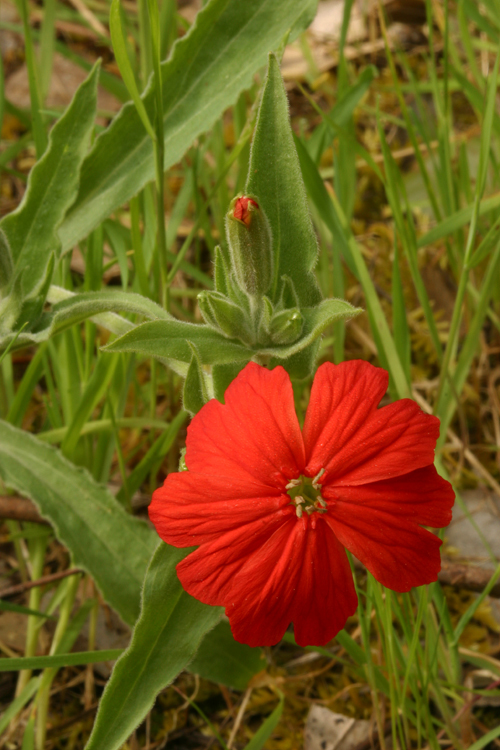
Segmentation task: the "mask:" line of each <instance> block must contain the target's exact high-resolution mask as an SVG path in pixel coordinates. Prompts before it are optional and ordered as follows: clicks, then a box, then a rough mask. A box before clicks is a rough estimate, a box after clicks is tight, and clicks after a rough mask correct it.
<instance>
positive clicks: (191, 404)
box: [182, 342, 208, 414]
mask: <svg viewBox="0 0 500 750" xmlns="http://www.w3.org/2000/svg"><path fill="white" fill-rule="evenodd" d="M188 344H189V348H190V349H191V351H192V357H191V362H190V363H189V368H188V371H187V375H186V380H185V381H184V390H183V394H182V400H183V402H184V408H185V409H186V411H189V412H190V413H191V414H197V412H199V411H200V409H201V408H202V406H204V405H205V404H206V403H207V401H208V391H207V387H206V383H205V374H204V372H203V367H202V365H201V361H200V355H199V354H198V351H197V349H196V347H195V346H194V345H193V344H191V343H189V342H188Z"/></svg>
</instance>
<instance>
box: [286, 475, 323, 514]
mask: <svg viewBox="0 0 500 750" xmlns="http://www.w3.org/2000/svg"><path fill="white" fill-rule="evenodd" d="M324 473H325V470H324V469H321V471H319V472H318V474H316V476H315V477H314V478H313V479H311V478H310V477H304V476H300V477H299V478H298V479H292V480H290V482H288V484H287V485H286V489H287V490H288V494H289V495H290V498H291V505H295V512H296V514H297V518H302V514H303V513H304V511H305V512H306V513H307V514H308V515H310V514H311V513H314V512H315V511H317V512H318V513H326V511H327V510H328V508H327V504H326V502H325V501H324V500H323V498H322V497H321V485H320V484H319V480H320V479H321V477H322V476H323V474H324Z"/></svg>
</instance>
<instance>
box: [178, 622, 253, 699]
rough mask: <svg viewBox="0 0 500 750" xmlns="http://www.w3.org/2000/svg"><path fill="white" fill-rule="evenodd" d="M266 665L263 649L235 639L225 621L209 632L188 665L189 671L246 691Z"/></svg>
mask: <svg viewBox="0 0 500 750" xmlns="http://www.w3.org/2000/svg"><path fill="white" fill-rule="evenodd" d="M265 668H266V661H265V659H264V655H263V652H262V649H260V648H251V647H250V646H246V645H245V644H243V643H238V641H235V640H234V638H233V635H232V633H231V628H230V626H229V623H228V622H226V621H225V620H222V621H221V622H219V624H218V625H216V626H215V628H214V629H213V630H211V631H210V632H209V633H207V634H206V636H205V638H204V639H203V641H202V644H201V646H200V648H199V649H198V652H197V654H196V656H195V657H194V659H193V661H192V662H191V663H190V665H189V671H190V672H193V673H194V674H198V675H200V677H203V678H204V679H206V680H211V681H212V682H217V683H222V684H223V685H227V686H228V687H231V688H234V689H235V690H245V689H246V687H247V685H248V682H249V681H250V680H251V679H252V677H253V676H254V675H256V674H257V673H258V672H260V671H261V670H262V669H265Z"/></svg>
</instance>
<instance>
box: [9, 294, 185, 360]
mask: <svg viewBox="0 0 500 750" xmlns="http://www.w3.org/2000/svg"><path fill="white" fill-rule="evenodd" d="M51 299H54V300H58V301H56V302H55V303H54V304H53V306H52V310H50V312H46V313H43V315H42V316H41V317H40V320H39V321H38V323H37V325H36V327H35V328H34V329H33V330H32V331H23V333H21V334H20V335H19V336H18V337H17V339H16V342H15V346H14V348H15V349H20V348H22V347H24V346H27V345H28V346H29V345H30V344H39V343H41V342H42V341H46V340H47V339H48V338H50V337H51V336H55V334H56V333H60V332H61V331H64V330H65V329H66V328H70V327H71V326H73V325H76V324H77V323H81V322H82V321H83V320H86V319H87V318H92V319H93V320H94V321H95V322H96V323H98V324H100V325H102V326H103V327H104V328H107V329H108V330H110V331H112V333H116V334H123V333H126V332H127V331H129V330H133V328H134V325H133V323H131V322H130V321H129V320H126V319H125V318H122V317H120V316H118V315H111V314H110V313H115V312H127V313H133V314H136V315H144V317H146V318H149V319H152V320H155V319H164V320H171V319H172V320H173V318H172V316H171V315H169V313H167V312H165V310H164V309H163V308H162V307H160V306H159V305H157V304H156V303H155V302H153V301H152V300H150V299H147V298H146V297H142V296H141V295H140V294H134V293H133V292H121V291H118V290H117V291H109V290H107V289H106V290H103V291H101V292H81V293H80V294H73V293H72V292H68V290H66V289H61V288H60V287H54V286H52V287H51V288H50V291H49V300H51ZM106 313H107V314H108V315H106ZM13 338H14V334H9V335H7V336H4V337H3V338H1V339H0V350H1V349H3V348H4V347H6V346H8V344H9V343H10V341H11V340H12V339H13Z"/></svg>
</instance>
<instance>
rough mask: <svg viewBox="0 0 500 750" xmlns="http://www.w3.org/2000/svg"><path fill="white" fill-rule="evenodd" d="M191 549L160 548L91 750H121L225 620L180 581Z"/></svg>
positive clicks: (103, 704)
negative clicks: (181, 565) (179, 569)
mask: <svg viewBox="0 0 500 750" xmlns="http://www.w3.org/2000/svg"><path fill="white" fill-rule="evenodd" d="M189 551H191V550H185V549H182V550H178V549H175V548H174V547H169V546H168V545H166V544H161V545H160V546H159V547H158V549H157V551H156V553H155V555H154V557H153V559H152V560H151V564H150V566H149V568H148V571H147V574H146V578H145V580H144V590H143V597H142V610H141V616H140V618H139V620H138V622H137V625H136V626H135V628H134V633H133V635H132V641H131V643H130V646H129V647H128V649H127V650H126V651H125V653H124V654H123V656H121V657H120V659H119V660H118V661H117V663H116V666H115V668H114V670H113V673H112V675H111V678H110V679H109V681H108V684H107V685H106V689H105V690H104V693H103V696H102V699H101V703H100V706H99V711H98V713H97V718H96V721H95V724H94V729H93V731H92V734H91V736H90V739H89V742H88V744H87V746H86V750H104V748H105V750H118V748H120V747H121V746H122V745H123V743H124V742H125V740H126V739H127V737H129V736H130V734H131V732H133V730H134V729H135V728H136V727H137V725H138V724H140V722H141V721H142V720H143V719H144V717H145V716H146V714H147V712H148V711H149V710H150V708H151V706H152V705H153V703H154V699H155V697H156V695H157V694H158V693H159V692H160V690H162V689H163V688H164V687H166V686H167V685H168V684H169V683H170V682H172V680H173V679H174V678H175V677H176V676H177V675H178V674H179V672H180V671H181V670H182V669H184V668H185V667H186V666H187V665H188V664H189V662H190V661H191V659H192V658H193V656H194V654H195V653H196V650H197V648H198V646H199V644H200V641H201V639H202V638H203V636H204V635H205V633H207V631H209V630H211V629H212V628H213V627H214V626H215V625H216V624H217V622H218V620H219V619H220V617H221V614H222V608H221V607H209V606H207V605H206V604H202V603H201V602H199V601H197V600H196V599H193V597H191V596H189V594H187V593H186V592H185V591H184V590H183V588H182V586H181V584H180V583H179V580H178V578H177V574H176V572H175V566H176V565H177V563H178V562H180V561H181V560H182V559H183V558H184V557H185V556H186V554H188V552H189Z"/></svg>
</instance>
